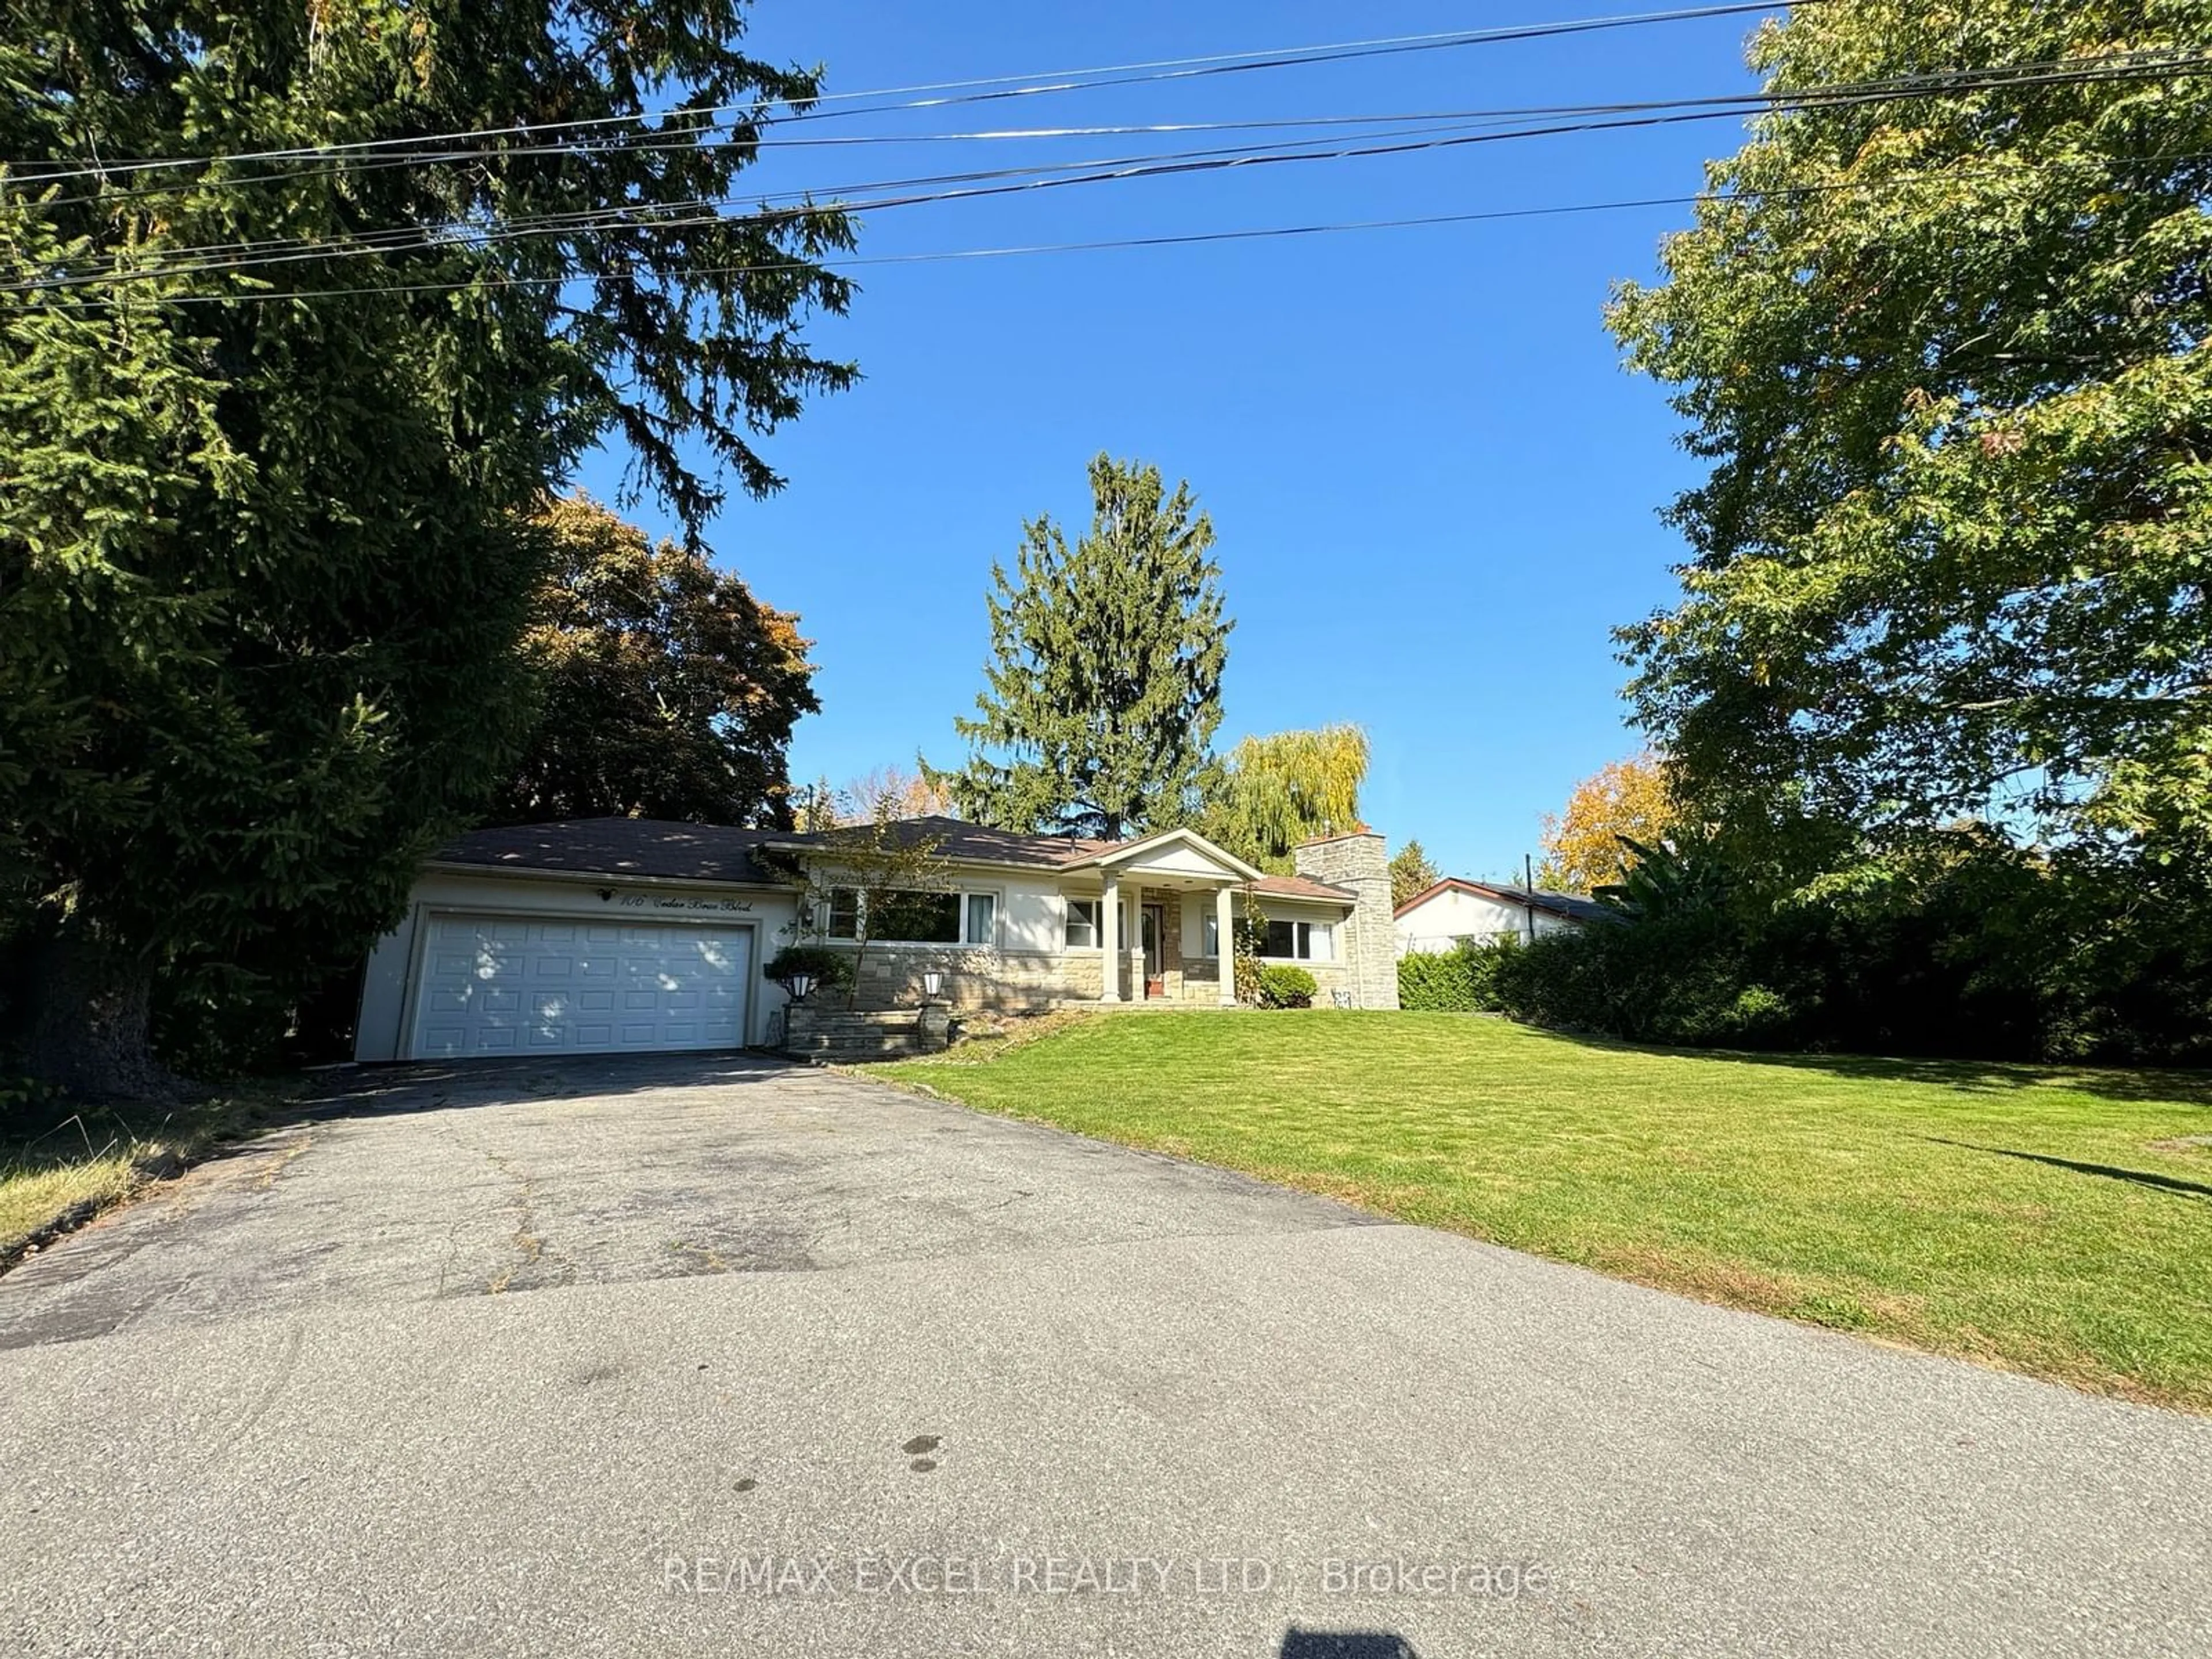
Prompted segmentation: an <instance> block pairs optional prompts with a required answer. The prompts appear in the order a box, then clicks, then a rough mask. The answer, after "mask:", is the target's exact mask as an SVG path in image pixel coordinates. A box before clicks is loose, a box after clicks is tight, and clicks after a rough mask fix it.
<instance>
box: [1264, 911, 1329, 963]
mask: <svg viewBox="0 0 2212 1659" xmlns="http://www.w3.org/2000/svg"><path fill="white" fill-rule="evenodd" d="M1334 931H1335V930H1334V928H1332V927H1330V926H1329V924H1328V922H1325V921H1270V922H1268V924H1267V949H1266V951H1263V952H1262V954H1263V955H1266V956H1270V957H1280V958H1281V959H1283V960H1284V961H1286V962H1327V961H1328V960H1330V951H1331V948H1332V943H1333V941H1332V938H1331V935H1332V934H1333V933H1334Z"/></svg>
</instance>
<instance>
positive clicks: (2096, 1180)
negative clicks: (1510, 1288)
mask: <svg viewBox="0 0 2212 1659" xmlns="http://www.w3.org/2000/svg"><path fill="white" fill-rule="evenodd" d="M875 1069H876V1071H877V1073H878V1074H879V1075H889V1076H890V1077H894V1078H896V1079H901V1080H903V1081H906V1082H910V1083H916V1084H923V1085H927V1086H929V1087H930V1088H932V1089H933V1090H934V1091H936V1092H938V1093H939V1094H942V1095H945V1096H947V1097H951V1098H953V1099H956V1100H958V1101H962V1102H964V1103H967V1104H969V1105H972V1106H975V1107H978V1108H981V1109H984V1110H987V1111H994V1112H999V1113H1002V1114H1006V1115H1012V1116H1017V1117H1024V1118H1032V1119H1036V1120H1039V1121H1045V1122H1049V1123H1054V1124H1057V1125H1059V1126H1060V1127H1064V1128H1067V1129H1073V1130H1074V1131H1076V1132H1078V1133H1083V1134H1087V1135H1093V1136H1097V1137H1099V1138H1101V1139H1109V1140H1116V1141H1121V1142H1122V1143H1124V1144H1126V1145H1129V1146H1141V1147H1146V1148H1149V1149H1152V1150H1154V1151H1160V1152H1171V1153H1176V1154H1179V1155H1182V1156H1185V1157H1188V1158H1197V1159H1200V1160H1201V1161H1204V1162H1206V1163H1210V1164H1221V1165H1224V1166H1225V1167H1227V1168H1231V1169H1235V1170H1243V1171H1244V1172H1246V1173H1248V1174H1251V1175H1255V1176H1260V1177H1261V1178H1262V1179H1264V1180H1268V1181H1272V1182H1278V1183H1279V1184H1282V1185H1285V1186H1291V1187H1297V1188H1304V1189H1305V1190H1307V1191H1311V1192H1317V1193H1323V1194H1330V1195H1333V1196H1336V1197H1340V1198H1343V1199H1346V1200H1351V1201H1352V1202H1353V1203H1356V1204H1358V1205H1360V1206H1364V1207H1365V1208H1368V1209H1370V1210H1374V1211H1377V1212H1381V1213H1383V1214H1386V1215H1390V1216H1394V1217H1396V1218H1401V1219H1403V1220H1406V1221H1411V1222H1416V1223H1419V1224H1421V1225H1426V1226H1434V1227H1443V1228H1447V1229H1449V1230H1451V1231H1455V1232H1461V1233H1465V1234H1468V1235H1469V1236H1471V1237H1477V1238H1483V1239H1488V1240H1491V1241H1492V1242H1494V1243H1500V1244H1504V1245H1509V1246H1511V1247H1512V1248H1515V1249H1524V1250H1529V1251H1533V1252H1535V1253H1536V1254H1538V1255H1548V1256H1553V1257H1555V1258H1557V1259H1559V1260H1561V1261H1572V1262H1577V1263H1580V1264H1583V1265H1584V1266H1588V1267H1594V1268H1596V1269H1597V1270H1599V1271H1601V1272H1603V1273H1612V1274H1614V1275H1616V1276H1618V1277H1620V1278H1625V1279H1635V1280H1637V1281H1638V1282H1641V1283H1644V1284H1647V1285H1656V1286H1659V1287H1661V1288H1662V1289H1666V1290H1670V1291H1680V1292H1683V1293H1686V1294H1688V1295H1691V1296H1696V1297H1703V1298H1705V1299H1707V1300H1710V1301H1714V1302H1719V1303H1724V1304H1729V1305H1732V1306H1736V1307H1742V1308H1750V1309H1754V1310H1758V1311H1760V1312H1764V1313H1770V1314H1778V1315H1780V1316H1784V1317H1786V1318H1790V1319H1795V1320H1799V1321H1802V1322H1807V1323H1811V1324H1817V1325H1823V1326H1827V1327H1830V1328H1836V1329H1842V1330H1848V1331H1854V1332H1858V1333H1862V1334H1866V1335H1869V1336H1875V1337H1880V1338H1884V1339H1887V1340H1894V1341H1898V1342H1902V1343H1906V1344H1909V1345H1911V1346H1915V1347H1919V1348H1923V1349H1927V1350H1929V1351H1931V1352H1939V1353H1947V1354H1953V1355H1957V1356H1960V1357H1962V1358H1972V1359H1975V1360H1978V1361H1981V1362H1983V1363H1984V1364H1993V1365H1997V1366H2002V1367H2004V1368H2007V1369H2011V1370H2020V1371H2024V1372H2027V1373H2029V1374H2032V1375H2034V1376H2042V1377H2045V1378H2049V1379H2051V1380H2054V1381H2058V1382H2063V1383H2070V1384H2073V1385H2075V1386H2076V1387H2079V1388H2083V1389H2092V1390H2095V1391H2099V1392H2102V1393H2108V1394H2113V1395H2122V1396H2124V1397H2127V1398H2130V1399H2134V1400H2139V1401H2151V1402H2155V1403H2159V1404H2164V1405H2168V1406H2174V1407H2182V1408H2185V1409H2188V1410H2192V1411H2197V1412H2204V1413H2212V1079H2206V1078H2204V1077H2202V1076H2197V1075H2182V1074H2171V1073H2128V1072H2114V1071H2100V1070H2063V1069H2056V1068H2051V1067H2043V1066H2006V1065H1981V1064H1974V1063H1968V1062H1937V1061H1909V1060H1870V1059H1861V1058H1855V1057H1842V1056H1836V1057H1827V1056H1812V1057H1808V1056H1801V1055H1760V1054H1690V1053H1684V1052H1680V1051H1674V1050H1662V1049H1645V1048H1631V1047H1628V1046H1626V1045H1624V1044H1618V1043H1612V1042H1595V1041H1589V1040H1583V1039H1577V1038H1572V1037H1568V1036H1559V1035H1557V1034H1553V1033H1548V1032H1540V1031H1534V1030H1527V1029H1525V1028H1522V1027H1518V1026H1515V1025H1511V1024H1507V1023H1505V1022H1504V1021H1500V1020H1493V1019H1483V1018H1474V1017H1470V1016H1466V1015H1452V1014H1380V1013H1340V1012H1314V1013H1310V1014H1284V1015H1267V1016H1262V1015H1243V1016H1222V1015H1214V1014H1205V1013H1197V1014H1182V1015H1178V1014H1157V1015H1147V1016H1145V1017H1142V1018H1139V1017H1134V1016H1129V1017H1123V1018H1113V1017H1103V1018H1091V1019H1088V1020H1085V1021H1084V1022H1081V1023H1079V1024H1073V1025H1070V1026H1068V1027H1066V1028H1065V1029H1063V1030H1059V1031H1056V1032H1054V1033H1053V1034H1051V1035H1049V1036H1044V1037H1042V1038H1040V1039H1038V1040H1036V1041H1033V1042H1024V1043H1020V1044H1018V1045H1014V1046H1011V1047H1007V1048H1004V1049H1003V1050H1002V1051H1001V1052H999V1053H996V1054H990V1055H987V1056H986V1057H985V1058H983V1059H981V1060H980V1061H978V1060H975V1058H974V1057H972V1056H963V1054H962V1052H961V1051H960V1050H958V1049H956V1050H954V1051H952V1053H951V1054H948V1055H944V1056H939V1057H934V1058H932V1059H929V1060H915V1061H908V1062H904V1063H902V1064H899V1065H896V1066H887V1067H880V1068H875Z"/></svg>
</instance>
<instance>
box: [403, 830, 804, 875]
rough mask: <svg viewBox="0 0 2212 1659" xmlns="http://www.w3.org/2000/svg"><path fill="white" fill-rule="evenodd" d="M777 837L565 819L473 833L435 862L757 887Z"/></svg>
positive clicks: (760, 832)
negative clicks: (765, 848) (761, 851)
mask: <svg viewBox="0 0 2212 1659" xmlns="http://www.w3.org/2000/svg"><path fill="white" fill-rule="evenodd" d="M775 839H776V836H775V834H774V833H773V832H772V831H769V830H766V829H721V828H720V827H718V826H716V825H714V824H711V823H669V822H667V821H665V820H662V819H657V818H567V819H563V820H562V822H560V823H517V824H508V825H505V826H503V827H501V828H499V829H472V830H471V831H470V832H469V833H468V834H467V835H465V836H462V837H461V838H460V839H459V841H456V842H452V843H451V844H449V845H447V846H446V847H442V848H439V849H438V852H437V854H436V855H435V856H436V860H437V861H438V862H439V863H441V864H478V865H486V866H491V867H494V868H497V869H508V870H555V871H573V872H575V873H577V874H579V875H593V876H662V877H667V878H673V879H676V880H683V881H728V882H741V883H748V884H756V885H760V884H770V883H773V882H774V881H775V879H776V878H775V876H774V875H773V874H772V873H771V872H769V871H768V870H767V869H765V868H763V866H762V865H761V864H760V863H759V861H758V860H757V859H756V857H755V856H754V854H755V853H756V852H757V850H758V848H760V847H761V845H762V844H763V842H769V841H773V840H775Z"/></svg>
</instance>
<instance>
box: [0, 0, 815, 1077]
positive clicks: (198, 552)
mask: <svg viewBox="0 0 2212 1659" xmlns="http://www.w3.org/2000/svg"><path fill="white" fill-rule="evenodd" d="M742 24H743V7H742V5H741V3H739V0H681V3H676V4H662V5H647V4H644V3H641V0H589V3H586V0H467V3H460V0H433V3H412V0H337V3H332V4H319V5H313V6H302V5H299V4H297V3H273V0H244V3H238V0H224V3H214V0H118V3H113V4H108V5H100V6H82V5H73V4H64V3H59V0H30V3H24V4H19V5H16V6H15V7H12V8H11V9H10V10H9V28H8V29H7V31H6V33H5V38H4V40H0V156H5V157H6V158H8V159H7V161H6V162H5V163H4V165H0V411H4V414H3V415H0V419H4V421H5V422H6V432H7V438H8V441H7V444H6V446H5V449H6V453H5V455H4V458H0V476H3V477H4V482H0V879H4V880H5V881H6V882H7V883H8V890H7V895H6V896H7V900H8V905H7V909H6V912H5V914H4V916H0V927H4V928H5V930H6V931H7V932H8V933H9V934H10V935H12V949H13V951H14V952H15V954H16V955H17V956H18V957H20V956H21V955H22V954H23V953H25V952H30V953H33V954H34V955H35V956H36V957H37V958H38V961H37V965H36V966H35V968H34V969H33V970H32V971H31V972H30V973H29V974H27V975H25V976H24V978H25V980H26V981H27V983H29V984H30V985H32V986H33V987H35V991H36V995H35V997H34V999H33V1000H34V1002H35V1004H36V1006H34V1007H33V1008H31V1009H29V1010H28V1011H24V1010H20V1009H19V1010H17V1011H15V1012H16V1014H17V1015H18V1017H19V1018H20V1017H21V1015H22V1014H24V1013H25V1012H27V1013H28V1014H29V1016H30V1018H28V1020H27V1022H26V1023H27V1025H28V1027H29V1043H28V1051H29V1053H30V1054H31V1056H32V1059H33V1063H34V1066H36V1068H37V1069H38V1070H39V1071H40V1073H43V1074H44V1075H45V1076H46V1077H47V1078H49V1079H52V1080H55V1081H57V1082H59V1083H62V1084H64V1085H71V1086H76V1087H79V1088H82V1089H84V1090H87V1091H105V1092H121V1093H132V1092H137V1093H143V1092H148V1091H156V1090H159V1089H160V1088H161V1086H162V1085H163V1081H164V1080H163V1079H162V1078H161V1075H160V1074H159V1073H158V1072H157V1071H156V1069H155V1067H154V1066H152V1065H151V1063H150V1061H149V1055H148V1051H147V1024H148V1009H149V991H150V989H151V987H152V985H153V983H154V981H155V976H156V975H177V974H179V973H184V972H187V971H189V970H190V969H191V968H192V966H193V965H194V964H196V963H201V964H204V963H221V964H225V965H227V966H228V967H231V968H234V969H243V970H246V971H248V972H253V971H258V972H261V973H263V974H264V975H269V976H281V975H286V974H295V973H301V972H305V971H307V970H309V969H313V968H314V967H318V966H320V965H324V964H328V963H334V962H338V961H343V960H344V959H345V958H347V957H355V956H357V954H358V952H359V951H361V950H362V948H363V947H365V945H367V944H368V941H369V939H371V938H372V937H373V936H374V933H376V932H377V931H378V930H379V929H380V927H383V926H385V925H386V923H387V922H388V921H390V919H391V918H392V915H394V914H396V912H397V910H398V907H399V905H400V904H401V902H403V899H404V894H405V891H406V889H407V886H408V884H409V882H410V878H411V877H412V874H413V872H414V870H415V868H416V862H417V860H418V858H419V856H420V854H422V851H423V850H424V849H425V848H426V847H428V845H430V844H432V843H433V842H434V841H435V838H436V837H437V836H440V835H441V834H443V833H444V832H446V831H447V829H449V828H451V827H452V826H453V824H454V823H457V822H458V821H459V818H460V817H461V816H462V815H463V814H464V813H465V812H466V811H469V810H470V809H471V808H473V807H474V806H475V805H477V804H478V802H479V801H480V800H481V799H482V798H483V795H484V793H486V791H487V790H488V789H489V787H491V786H492V785H493V784H494V783H495V781H496V780H497V778H498V776H499V775H500V772H501V769H502V768H503V767H504V766H505V765H506V764H507V763H508V762H509V761H510V760H511V759H512V757H513V751H514V748H515V745H516V744H517V743H518V741H519V740H520V737H521V735H522V733H521V730H520V716H521V714H523V713H524V711H525V710H526V699H524V698H522V697H521V696H519V695H518V693H519V691H520V685H519V683H518V680H517V675H518V673H519V672H520V663H519V660H518V658H517V655H516V653H515V652H514V651H513V646H514V642H515V640H516V636H517V634H518V632H519V630H520V629H521V627H522V626H523V624H524V623H525V622H526V617H527V610H528V604H529V600H530V598H531V595H532V590H533V588H534V586H535V584H536V580H537V576H538V568H539V565H540V561H541V554H542V549H541V545H540V542H539V538H538V535H537V534H536V532H533V531H532V528H531V527H530V526H529V523H528V518H527V508H528V507H530V505H531V504H532V503H533V502H534V501H538V500H539V499H542V497H543V495H544V493H545V492H546V491H547V489H548V488H549V486H550V485H551V484H554V483H557V482H558V481H559V480H560V479H561V478H562V477H563V475H564V474H565V472H566V471H567V469H568V466H569V465H570V464H571V463H572V462H573V461H574V459H576V457H577V456H578V455H579V454H580V453H581V452H582V450H583V449H584V448H585V447H586V446H588V445H590V444H591V443H592V442H593V441H597V440H599V439H600V438H602V437H603V436H604V437H607V438H611V439H612V440H615V441H618V442H622V443H625V444H626V445H627V446H628V447H629V449H630V451H631V452H632V453H634V454H635V458H636V461H637V465H638V467H639V469H640V473H641V481H642V482H643V483H647V484H648V485H650V486H652V487H653V488H655V489H658V490H659V492H660V493H661V494H663V495H665V497H666V498H667V499H668V500H669V501H671V504H672V505H673V506H674V507H675V508H676V510H677V511H678V513H679V514H680V515H681V517H682V518H683V520H684V523H685V524H686V526H687V527H689V528H690V529H691V530H693V531H695V532H696V528H697V527H698V526H699V525H700V524H701V523H702V520H704V518H705V517H706V516H707V515H708V513H710V512H711V511H712V510H713V509H714V507H715V505H716V504H717V501H718V490H717V487H716V484H715V483H714V476H715V474H716V473H717V472H719V471H720V470H724V469H726V470H729V471H734V473H735V474H736V476H737V477H738V480H739V482H740V483H742V484H743V485H744V487H745V488H746V489H751V490H756V491H757V490H763V489H769V488H770V487H772V486H773V485H774V483H775V476H774V474H773V472H772V471H770V469H769V466H768V465H767V463H766V462H765V460H764V459H763V458H762V457H761V456H760V454H759V453H757V449H756V448H755V447H754V446H755V442H756V441H757V440H756V435H757V434H758V433H760V432H762V431H764V430H766V429H768V428H772V427H773V426H774V425H775V423H777V422H780V421H782V420H784V419H787V418H788V417H790V416H793V414H795V413H796V412H797V410H798V409H799V403H800V400H801V398H802V397H803V396H804V395H805V394H807V393H809V392H817V391H822V390H826V389H834V388H836V387H838V386H842V385H844V384H845V383H846V382H847V381H848V380H849V379H850V376H851V371H850V369H849V368H847V367H845V366H843V365H840V364H837V363H835V362H826V361H823V359H821V358H819V357H817V356H815V355H814V354H813V353H812V352H811V351H810V349H808V348H807V346H806V345H805V343H804V341H803V340H802V338H801V337H800V335H799V325H800V324H801V322H802V321H803V320H804V319H805V317H806V315H807V314H808V313H810V311H813V310H817V309H829V310H833V311H834V310H838V309H842V307H843V305H844V304H845V301H846V299H847V288H846V285H845V284H844V283H842V280H841V279H839V278H837V277H836V276H833V275H830V274H829V273H828V272H826V271H824V270H823V269H822V268H821V267H820V266H819V265H818V264H816V263H815V261H816V259H817V258H818V257H819V256H820V255H822V254H823V253H824V252H827V251H829V250H831V249H835V248H837V247H842V246H847V245H848V240H849V238H848V228H847V225H846V222H845V221H844V220H843V218H842V216H839V215H838V214H836V212H834V211H825V210H813V209H804V210H797V211H788V212H785V211H779V212H775V213H765V212H763V213H758V214H744V213H729V214H718V213H715V212H714V211H712V210H707V211H702V210H701V208H700V206H699V205H698V204H702V203H703V204H714V203H717V202H720V201H723V200H726V198H727V197H728V196H729V194H730V191H731V189H732V185H733V182H734V180H735V179H736V176H737V175H738V173H739V171H740V170H741V169H742V168H744V167H745V166H746V165H747V164H748V163H749V162H750V161H751V160H752V158H753V156H754V154H755V145H756V141H757V135H758V132H759V131H760V128H761V126H762V125H763V123H764V121H765V119H766V118H767V116H768V114H769V112H770V111H771V108H772V106H775V105H776V104H778V103H780V102H783V101H787V100H790V101H797V102H803V101H804V100H806V99H808V98H810V97H811V96H812V95H813V94H814V93H815V91H816V87H817V82H816V78H815V76H812V75H810V74H806V73H801V72H789V71H783V70H775V69H774V68H771V67H769V66H767V65H764V64H760V63H757V62H756V61H754V60H752V59H751V58H748V57H747V56H745V55H744V52H742V51H741V50H740V49H739V46H738V40H739V36H740V34H741V32H742ZM662 105H671V106H684V107H685V109H687V110H688V111H690V112H687V113H682V114H677V115H670V116H665V117H651V118H648V117H647V116H646V115H644V114H643V112H645V111H646V110H647V108H648V107H652V106H662ZM717 112H719V113H717ZM454 133H460V134H466V135H473V136H470V137H462V138H458V139H456V138H452V137H447V136H446V135H451V134H454ZM647 140H649V141H650V142H646V141H647ZM697 455H704V456H705V457H706V458H707V459H708V471H701V470H699V469H698V468H697V467H696V465H694V464H693V463H692V462H691V461H690V460H687V456H697Z"/></svg>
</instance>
